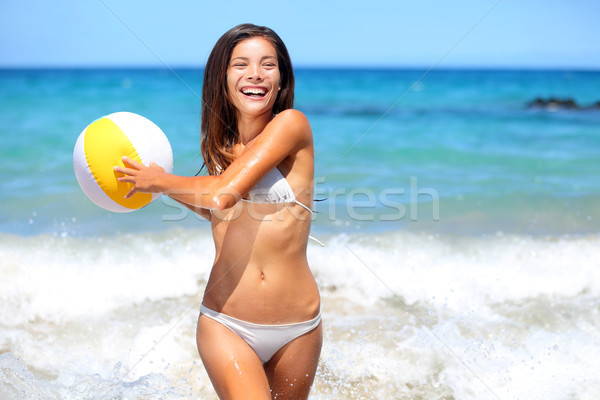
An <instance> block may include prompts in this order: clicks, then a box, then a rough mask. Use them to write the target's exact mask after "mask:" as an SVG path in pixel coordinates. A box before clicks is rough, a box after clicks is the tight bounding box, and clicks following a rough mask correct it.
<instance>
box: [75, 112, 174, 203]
mask: <svg viewBox="0 0 600 400" xmlns="http://www.w3.org/2000/svg"><path fill="white" fill-rule="evenodd" d="M123 156H127V157H129V158H131V159H132V160H136V161H138V162H140V163H142V164H144V165H146V166H148V165H149V164H150V161H152V162H154V163H156V164H158V165H160V166H161V167H163V168H164V169H165V171H166V172H167V173H171V172H172V171H173V151H172V150H171V144H170V143H169V139H167V137H166V136H165V134H164V133H163V131H162V130H161V129H160V128H159V127H158V126H156V125H155V124H154V123H153V122H152V121H150V120H149V119H147V118H144V117H142V116H141V115H138V114H134V113H130V112H116V113H113V114H110V115H107V116H105V117H102V118H100V119H97V120H96V121H94V122H92V123H91V124H89V125H88V126H87V127H86V128H85V129H84V130H83V132H81V134H80V135H79V137H78V138H77V142H76V143H75V149H74V150H73V169H74V170H75V177H76V178H77V182H78V183H79V186H81V189H82V190H83V192H84V193H85V194H86V196H87V197H88V198H89V199H90V200H91V201H92V202H94V203H95V204H96V205H98V206H100V207H102V208H104V209H106V210H109V211H113V212H121V213H123V212H131V211H135V210H137V209H140V208H142V207H144V206H146V205H147V204H149V203H150V202H152V201H154V200H156V199H157V198H158V197H160V195H161V193H136V194H134V195H133V196H131V197H130V198H128V199H126V198H125V195H126V194H127V193H128V192H129V190H130V189H131V187H132V185H131V184H130V183H126V182H119V181H117V177H118V176H121V175H122V174H117V173H116V172H115V171H114V169H113V168H114V167H115V166H123V165H124V163H123V160H122V157H123Z"/></svg>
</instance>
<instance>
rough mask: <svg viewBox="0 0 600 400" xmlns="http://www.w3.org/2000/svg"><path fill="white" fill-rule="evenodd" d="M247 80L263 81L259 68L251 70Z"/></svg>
mask: <svg viewBox="0 0 600 400" xmlns="http://www.w3.org/2000/svg"><path fill="white" fill-rule="evenodd" d="M247 79H248V80H250V81H260V80H262V76H261V74H260V71H259V69H258V68H257V67H254V68H251V69H250V71H248V76H247Z"/></svg>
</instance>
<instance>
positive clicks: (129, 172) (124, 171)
mask: <svg viewBox="0 0 600 400" xmlns="http://www.w3.org/2000/svg"><path fill="white" fill-rule="evenodd" d="M113 170H114V171H115V172H118V173H121V174H124V175H134V174H135V173H136V172H137V170H135V169H132V168H126V167H120V166H118V165H117V166H115V167H114V168H113Z"/></svg>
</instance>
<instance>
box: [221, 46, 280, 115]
mask: <svg viewBox="0 0 600 400" xmlns="http://www.w3.org/2000/svg"><path fill="white" fill-rule="evenodd" d="M280 85H281V76H280V74H279V64H278V62H277V52H276V51H275V48H274V47H273V45H272V44H271V42H269V41H268V40H266V39H265V38H262V37H260V36H257V37H252V38H249V39H245V40H243V41H241V42H240V43H238V44H237V45H236V46H235V47H234V48H233V52H232V53H231V59H230V60H229V66H228V67H227V90H228V92H229V101H231V103H232V104H233V106H234V107H235V108H236V109H237V110H238V112H239V113H240V114H241V115H247V116H257V115H261V114H264V113H267V112H268V113H269V114H270V113H271V112H272V109H273V105H274V104H275V100H276V99H277V94H278V92H279V89H281V86H280Z"/></svg>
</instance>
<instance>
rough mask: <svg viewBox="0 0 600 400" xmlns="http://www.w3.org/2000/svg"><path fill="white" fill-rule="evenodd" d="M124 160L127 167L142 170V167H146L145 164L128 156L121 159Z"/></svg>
mask: <svg viewBox="0 0 600 400" xmlns="http://www.w3.org/2000/svg"><path fill="white" fill-rule="evenodd" d="M121 159H122V160H123V162H124V163H125V164H127V165H129V166H130V167H133V168H135V169H140V168H141V167H143V166H144V164H141V163H139V162H137V161H135V160H132V159H131V158H129V157H127V156H123V157H122V158H121Z"/></svg>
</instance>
